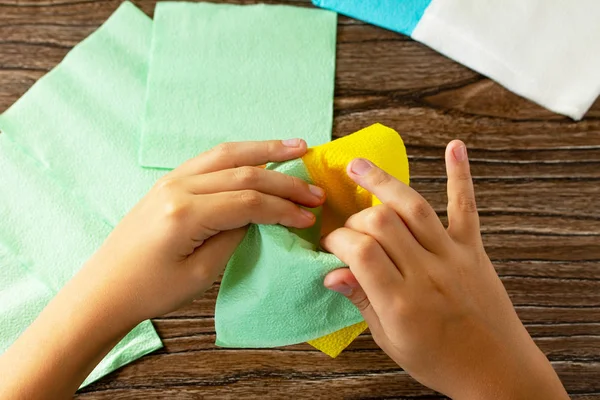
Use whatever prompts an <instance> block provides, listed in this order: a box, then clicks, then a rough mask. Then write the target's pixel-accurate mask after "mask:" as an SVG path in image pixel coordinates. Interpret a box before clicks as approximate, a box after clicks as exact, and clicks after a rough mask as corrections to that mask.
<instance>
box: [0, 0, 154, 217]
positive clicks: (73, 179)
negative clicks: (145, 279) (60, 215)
mask: <svg viewBox="0 0 600 400" xmlns="http://www.w3.org/2000/svg"><path fill="white" fill-rule="evenodd" d="M151 32H152V20H151V19H150V18H149V17H148V16H146V15H145V14H144V13H143V12H141V11H140V10H138V9H137V8H136V7H135V6H134V5H132V4H131V3H129V2H125V3H123V4H122V5H121V7H120V8H119V9H118V10H117V11H116V12H115V14H114V15H113V16H111V17H110V19H109V20H107V21H106V22H105V23H104V24H103V25H102V27H101V28H100V29H98V30H97V31H96V32H94V33H93V34H92V35H91V36H89V37H88V38H86V39H85V40H84V41H83V42H81V43H80V44H78V45H77V46H76V47H75V48H74V49H73V50H72V51H71V52H69V54H68V55H67V56H66V57H65V59H64V60H63V61H62V62H61V63H60V64H59V65H58V66H57V67H56V68H54V69H53V70H52V71H51V72H49V73H48V74H47V75H45V76H44V77H43V78H41V79H40V80H39V81H38V82H36V83H35V85H33V87H32V88H31V89H30V90H29V91H28V92H27V93H26V94H25V95H24V96H23V97H22V98H21V99H19V100H18V101H17V102H16V103H15V104H14V105H13V106H12V107H10V108H9V109H8V110H7V111H6V112H5V113H4V114H2V115H0V129H2V131H3V132H4V134H5V135H7V136H8V137H9V138H10V139H11V140H13V141H14V142H16V143H18V144H19V145H20V146H21V147H22V148H23V150H24V151H25V152H26V153H28V154H29V155H31V156H32V157H33V158H35V159H36V160H38V161H39V162H40V163H41V164H42V165H43V167H44V168H46V169H47V170H48V171H50V172H51V173H52V174H53V175H55V176H56V177H57V179H58V180H59V181H60V182H61V183H62V184H63V185H64V187H65V188H68V190H69V191H73V192H75V193H76V194H77V195H78V196H80V197H81V198H82V200H84V201H85V202H86V203H87V204H88V205H89V207H90V208H91V209H93V210H95V211H97V212H98V213H99V214H101V215H102V216H103V217H104V219H105V220H106V221H107V223H108V224H109V225H111V226H114V225H116V224H117V223H118V222H119V221H120V220H121V219H122V217H123V216H125V214H127V212H128V211H129V210H130V209H131V207H133V205H135V204H136V203H137V202H138V201H139V200H140V198H141V197H143V196H144V195H145V194H146V193H147V192H148V190H149V189H150V188H151V187H152V185H153V184H154V182H156V180H157V179H158V178H160V177H161V176H162V175H163V174H164V173H165V172H166V171H165V170H156V169H146V168H140V166H139V164H138V162H137V161H138V159H137V151H138V148H139V136H140V129H141V128H140V125H141V119H142V113H143V109H144V96H145V91H146V77H147V69H148V52H149V49H150V40H151Z"/></svg>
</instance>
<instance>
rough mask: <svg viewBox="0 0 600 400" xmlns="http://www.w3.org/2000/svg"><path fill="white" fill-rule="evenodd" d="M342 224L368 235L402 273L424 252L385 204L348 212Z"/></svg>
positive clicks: (403, 224)
mask: <svg viewBox="0 0 600 400" xmlns="http://www.w3.org/2000/svg"><path fill="white" fill-rule="evenodd" d="M345 226H346V227H347V228H350V229H352V230H354V231H357V232H361V233H364V234H366V235H369V236H371V237H372V238H374V239H375V240H377V242H378V243H379V244H380V245H381V247H382V248H383V250H384V251H385V252H386V254H387V255H388V256H389V257H390V258H391V260H392V261H393V262H394V264H395V265H396V267H397V268H398V270H399V271H400V272H401V273H402V275H403V276H405V277H406V276H407V275H408V274H410V273H411V272H413V271H411V267H412V266H414V262H415V260H418V259H421V258H422V257H425V256H426V255H427V253H428V252H427V251H425V249H423V247H422V246H421V245H420V244H419V242H417V240H416V239H415V237H414V236H413V235H412V233H411V232H410V231H409V229H408V228H407V227H406V224H405V223H404V221H402V219H401V218H400V217H399V216H398V214H396V212H395V211H394V210H393V209H392V208H390V207H389V206H387V205H385V204H381V205H378V206H375V207H370V208H367V209H365V210H363V211H361V212H359V213H357V214H354V215H352V216H351V217H350V218H348V220H347V221H346V224H345Z"/></svg>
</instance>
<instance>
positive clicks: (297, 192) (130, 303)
mask: <svg viewBox="0 0 600 400" xmlns="http://www.w3.org/2000/svg"><path fill="white" fill-rule="evenodd" d="M305 153H306V142H304V141H303V140H299V139H293V140H289V141H279V140H273V141H265V142H243V143H226V144H223V145H220V146H218V147H216V148H215V149H213V150H211V151H208V152H206V153H204V154H201V155H199V156H198V157H196V158H194V159H192V160H190V161H188V162H187V163H185V164H183V165H182V166H180V167H179V168H177V169H175V170H173V171H172V172H170V173H169V174H167V175H166V176H165V177H163V178H162V179H161V180H160V181H159V182H158V183H157V184H156V185H155V186H154V187H153V188H152V189H151V190H150V192H149V193H148V194H147V195H146V197H144V198H143V199H142V201H140V203H139V204H138V205H137V206H135V207H134V208H133V210H132V211H131V212H130V213H129V214H128V215H127V216H126V217H125V218H124V219H123V221H121V223H119V225H118V226H117V227H116V228H115V229H114V231H113V232H112V233H111V234H110V235H109V237H108V239H107V240H106V242H105V243H104V245H103V246H102V247H101V248H100V249H99V250H98V252H97V253H96V254H95V255H94V256H93V257H92V258H91V259H90V260H89V261H88V262H87V263H86V265H85V266H84V267H83V268H82V269H81V271H79V272H78V273H77V274H76V275H75V277H73V279H72V280H71V281H70V282H68V283H67V284H66V285H65V287H64V288H63V289H62V290H61V291H60V292H59V293H58V295H57V296H56V297H55V298H54V299H53V300H52V301H51V302H50V303H49V304H48V306H47V307H46V308H45V309H44V311H43V312H42V313H41V314H40V316H39V317H38V318H37V319H36V320H35V321H34V323H33V324H32V325H31V326H30V327H29V328H28V329H27V330H26V331H25V332H24V333H23V335H21V337H20V338H19V339H18V340H17V341H16V342H15V343H14V344H13V346H11V347H10V348H9V349H8V350H7V351H6V352H5V353H4V354H3V355H2V357H0V376H2V384H1V385H0V398H11V399H12V398H27V399H33V398H51V399H56V398H66V397H70V396H72V395H73V393H75V391H76V390H77V388H78V387H79V385H80V384H81V382H83V380H84V379H85V378H86V376H87V375H88V374H89V373H90V372H91V371H92V369H93V368H94V367H95V366H96V365H97V364H98V363H99V362H100V361H101V360H102V358H103V357H104V356H105V355H106V354H107V353H108V352H109V350H110V349H111V348H113V347H114V346H115V345H116V344H117V343H118V342H119V340H121V338H122V337H123V336H124V335H125V334H127V332H129V331H130V330H131V329H132V328H134V327H135V326H136V325H137V324H138V323H140V322H141V321H143V320H145V319H148V318H154V317H158V316H160V315H163V314H165V313H168V312H170V311H173V310H175V309H177V308H179V307H181V306H182V305H184V304H186V303H189V302H190V301H192V300H193V299H194V298H196V297H198V296H200V295H201V294H202V293H203V292H204V291H205V290H206V289H208V288H209V287H210V286H211V285H212V284H213V282H214V281H215V279H216V278H217V277H218V276H219V274H220V273H221V272H222V271H223V269H224V268H225V265H226V264H227V262H228V260H229V258H230V257H231V255H232V254H233V252H234V250H235V248H236V247H237V245H238V244H239V243H240V241H241V240H242V238H243V237H244V233H245V227H246V226H247V225H248V224H250V223H258V224H281V225H285V226H288V227H294V228H307V227H309V226H311V225H312V224H313V223H314V222H315V217H314V215H313V214H312V213H310V212H309V211H306V210H304V209H302V208H300V207H299V205H303V206H307V207H317V206H319V205H321V204H323V202H324V200H325V192H324V191H323V190H322V189H320V188H317V187H315V186H312V185H308V184H307V183H306V182H304V181H302V180H301V179H299V178H294V177H291V176H287V175H283V174H281V173H279V172H275V171H269V170H265V169H263V168H259V167H256V166H258V165H262V164H265V163H267V162H270V161H286V160H291V159H294V158H298V157H302V156H303V155H304V154H305ZM42 342H43V346H40V343H42ZM40 388H43V391H41V390H40Z"/></svg>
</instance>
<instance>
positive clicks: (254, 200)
mask: <svg viewBox="0 0 600 400" xmlns="http://www.w3.org/2000/svg"><path fill="white" fill-rule="evenodd" d="M240 201H241V202H242V205H243V206H245V207H248V208H257V207H260V206H261V205H262V203H263V197H262V195H261V194H260V193H259V192H257V191H256V190H244V191H242V192H241V193H240Z"/></svg>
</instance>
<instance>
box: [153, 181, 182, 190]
mask: <svg viewBox="0 0 600 400" xmlns="http://www.w3.org/2000/svg"><path fill="white" fill-rule="evenodd" d="M178 186H179V185H178V182H177V180H176V179H173V178H167V177H164V178H160V179H159V180H158V181H157V182H156V185H155V186H154V187H155V189H156V190H157V191H158V192H160V193H173V192H175V191H176V189H177V187H178Z"/></svg>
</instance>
